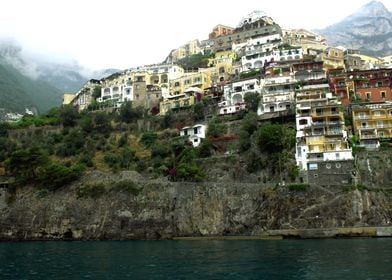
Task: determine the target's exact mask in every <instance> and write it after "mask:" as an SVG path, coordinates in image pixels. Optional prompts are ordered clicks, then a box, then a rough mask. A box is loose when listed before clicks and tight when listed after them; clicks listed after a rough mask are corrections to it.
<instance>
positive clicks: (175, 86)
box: [170, 68, 211, 95]
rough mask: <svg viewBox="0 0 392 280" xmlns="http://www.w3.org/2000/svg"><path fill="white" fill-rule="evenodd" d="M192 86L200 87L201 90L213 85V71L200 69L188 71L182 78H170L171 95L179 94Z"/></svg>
mask: <svg viewBox="0 0 392 280" xmlns="http://www.w3.org/2000/svg"><path fill="white" fill-rule="evenodd" d="M207 69H208V68H207ZM191 87H192V88H199V89H200V90H201V92H203V91H204V89H206V88H209V87H211V72H210V71H204V70H203V69H199V71H198V72H188V73H185V74H184V76H182V77H180V78H177V79H173V80H170V95H179V94H181V93H184V92H185V91H186V90H187V89H189V88H191Z"/></svg>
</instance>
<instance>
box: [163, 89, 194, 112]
mask: <svg viewBox="0 0 392 280" xmlns="http://www.w3.org/2000/svg"><path fill="white" fill-rule="evenodd" d="M196 100H197V98H196V97H195V93H194V92H184V93H180V94H176V95H170V96H168V97H166V98H165V99H164V100H163V101H161V102H160V103H159V110H160V111H159V113H160V115H165V114H166V113H167V112H169V111H170V110H180V109H182V108H187V107H189V106H192V105H193V104H195V102H196Z"/></svg>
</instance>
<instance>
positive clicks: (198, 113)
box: [193, 102, 204, 121]
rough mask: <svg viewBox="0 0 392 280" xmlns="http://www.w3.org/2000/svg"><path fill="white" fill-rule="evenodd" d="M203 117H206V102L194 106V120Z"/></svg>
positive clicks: (199, 119)
mask: <svg viewBox="0 0 392 280" xmlns="http://www.w3.org/2000/svg"><path fill="white" fill-rule="evenodd" d="M203 119H204V104H203V103H202V102H199V103H196V104H195V105H194V106H193V120H194V121H201V120H203Z"/></svg>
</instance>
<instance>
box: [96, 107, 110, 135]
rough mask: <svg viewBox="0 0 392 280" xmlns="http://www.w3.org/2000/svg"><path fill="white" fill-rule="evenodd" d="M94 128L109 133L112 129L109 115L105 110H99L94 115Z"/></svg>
mask: <svg viewBox="0 0 392 280" xmlns="http://www.w3.org/2000/svg"><path fill="white" fill-rule="evenodd" d="M93 123H94V128H95V129H96V130H97V131H98V132H100V133H109V132H110V131H111V129H112V125H111V123H110V118H109V115H108V114H106V113H105V112H97V113H95V114H94V117H93Z"/></svg>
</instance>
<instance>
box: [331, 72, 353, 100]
mask: <svg viewBox="0 0 392 280" xmlns="http://www.w3.org/2000/svg"><path fill="white" fill-rule="evenodd" d="M327 76H328V81H329V86H330V89H331V92H332V95H333V96H336V97H337V98H338V100H339V101H340V102H341V103H342V105H345V106H347V105H349V103H350V96H349V94H348V90H347V84H346V79H347V74H346V71H345V70H344V69H343V68H336V69H330V70H328V73H327Z"/></svg>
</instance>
